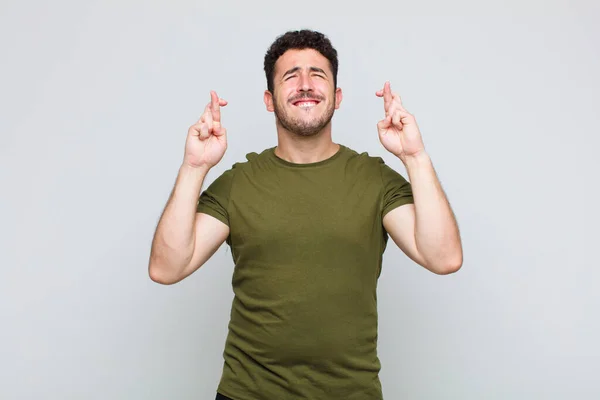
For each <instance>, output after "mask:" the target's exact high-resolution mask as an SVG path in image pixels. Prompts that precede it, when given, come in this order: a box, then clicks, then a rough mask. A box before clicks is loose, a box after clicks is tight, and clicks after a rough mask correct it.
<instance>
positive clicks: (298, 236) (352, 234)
mask: <svg viewBox="0 0 600 400" xmlns="http://www.w3.org/2000/svg"><path fill="white" fill-rule="evenodd" d="M246 157H247V160H248V161H246V162H241V163H236V164H234V165H233V166H232V168H231V169H229V170H227V171H225V172H224V173H223V174H221V175H220V176H219V177H218V178H217V179H216V180H215V181H214V182H213V183H212V184H211V185H210V186H209V187H208V188H207V189H206V190H205V191H203V192H202V194H201V196H200V199H199V202H198V208H197V210H198V212H202V213H206V214H208V215H211V216H213V217H215V218H217V219H219V220H220V221H222V222H223V223H225V224H227V225H228V226H229V228H230V235H229V237H228V238H227V244H228V245H229V246H230V247H231V252H232V256H233V261H234V263H235V267H234V272H233V279H232V285H233V292H234V300H233V304H232V309H231V318H230V322H229V333H228V336H227V341H226V344H225V350H224V352H223V356H224V360H225V361H224V365H223V371H222V376H221V381H220V383H219V386H218V391H219V392H220V393H222V394H224V395H226V396H229V397H231V398H233V399H234V400H264V399H269V400H271V399H273V400H274V399H277V400H287V399H344V400H358V399H360V400H366V399H381V398H382V390H381V383H380V381H379V376H378V373H379V371H380V362H379V358H378V356H377V323H378V321H377V293H376V288H377V279H378V278H379V275H380V272H381V261H382V256H383V252H384V250H385V247H386V244H387V241H388V234H387V232H386V231H385V229H384V227H383V224H382V219H383V216H384V215H385V214H386V213H387V212H389V211H390V210H392V209H394V208H396V207H398V206H401V205H403V204H407V203H412V202H413V197H412V190H411V186H410V183H409V182H407V180H406V179H404V178H403V177H402V176H401V175H400V174H399V173H398V172H396V171H394V170H393V169H392V168H390V167H389V166H388V165H387V164H385V163H384V161H383V159H382V158H380V157H372V156H369V155H368V154H367V153H362V154H359V153H357V152H355V151H354V150H351V149H350V148H348V147H346V146H343V145H340V150H339V151H338V152H337V153H336V154H335V155H333V156H332V157H330V158H328V159H326V160H323V161H320V162H316V163H311V164H293V163H290V162H288V161H285V160H283V159H281V158H279V157H278V156H276V155H275V152H274V148H270V149H267V150H264V151H263V152H262V153H260V154H257V153H250V154H248V155H247V156H246Z"/></svg>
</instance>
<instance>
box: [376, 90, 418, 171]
mask: <svg viewBox="0 0 600 400" xmlns="http://www.w3.org/2000/svg"><path fill="white" fill-rule="evenodd" d="M375 95H377V97H383V108H384V110H385V118H384V119H382V120H381V121H379V123H377V131H378V133H379V140H380V141H381V144H382V145H383V147H385V149H386V150H387V151H389V152H390V153H392V154H394V155H395V156H397V157H399V158H400V159H401V160H402V162H404V163H405V164H406V158H407V157H412V156H416V155H418V154H420V153H422V152H424V151H425V146H424V144H423V140H422V139H421V132H420V131H419V127H418V126H417V121H416V120H415V117H414V116H413V115H412V114H409V112H408V111H406V110H405V109H404V107H402V102H401V100H400V96H398V95H397V94H396V93H393V92H392V90H391V89H390V83H389V82H386V83H385V85H384V86H383V90H378V91H377V92H376V93H375Z"/></svg>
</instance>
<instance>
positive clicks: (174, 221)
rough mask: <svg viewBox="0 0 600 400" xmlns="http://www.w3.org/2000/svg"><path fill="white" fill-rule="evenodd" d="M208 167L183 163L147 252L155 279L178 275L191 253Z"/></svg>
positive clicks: (150, 268)
mask: <svg viewBox="0 0 600 400" xmlns="http://www.w3.org/2000/svg"><path fill="white" fill-rule="evenodd" d="M207 173H208V169H200V168H192V167H188V166H185V165H184V166H182V167H181V168H180V169H179V173H178V175H177V180H176V183H175V187H174V188H173V191H172V192H171V196H170V197H169V200H168V202H167V205H166V206H165V209H164V211H163V214H162V215H161V217H160V220H159V222H158V225H157V227H156V232H155V234H154V239H153V241H152V250H151V252H150V264H149V273H150V276H151V277H152V279H154V280H164V279H163V278H164V277H166V276H173V275H177V274H179V272H180V271H182V270H183V269H184V268H185V267H186V266H187V264H188V263H189V262H190V260H191V258H192V255H193V253H194V243H195V229H194V228H195V221H196V206H197V202H198V197H199V196H200V191H201V189H202V184H203V183H204V178H205V177H206V174H207Z"/></svg>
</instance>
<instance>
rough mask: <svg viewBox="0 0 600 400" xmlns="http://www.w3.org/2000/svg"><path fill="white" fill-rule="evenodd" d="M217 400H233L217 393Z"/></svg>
mask: <svg viewBox="0 0 600 400" xmlns="http://www.w3.org/2000/svg"><path fill="white" fill-rule="evenodd" d="M215 400H233V399H232V398H231V397H227V396H225V395H222V394H221V393H219V392H217V397H216V398H215Z"/></svg>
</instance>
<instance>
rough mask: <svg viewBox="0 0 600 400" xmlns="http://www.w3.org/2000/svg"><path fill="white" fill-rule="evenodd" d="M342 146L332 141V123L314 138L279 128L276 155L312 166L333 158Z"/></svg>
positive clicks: (292, 161)
mask: <svg viewBox="0 0 600 400" xmlns="http://www.w3.org/2000/svg"><path fill="white" fill-rule="evenodd" d="M339 149H340V145H339V144H336V143H333V141H332V139H331V123H329V124H327V126H326V127H324V128H323V129H322V130H321V131H320V132H319V133H317V134H316V135H313V136H299V135H296V134H294V133H291V132H289V131H288V130H287V129H285V128H283V127H281V126H278V127H277V147H276V148H275V155H276V156H277V157H279V158H282V159H284V160H286V161H288V162H291V163H294V164H310V163H315V162H319V161H323V160H326V159H328V158H330V157H332V156H333V155H334V154H335V153H337V152H338V150H339Z"/></svg>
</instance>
